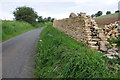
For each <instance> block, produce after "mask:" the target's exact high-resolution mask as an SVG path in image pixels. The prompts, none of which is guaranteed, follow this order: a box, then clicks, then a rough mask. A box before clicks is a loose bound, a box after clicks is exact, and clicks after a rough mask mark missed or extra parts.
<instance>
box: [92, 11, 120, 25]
mask: <svg viewBox="0 0 120 80" xmlns="http://www.w3.org/2000/svg"><path fill="white" fill-rule="evenodd" d="M94 19H95V21H96V22H97V24H98V25H99V26H103V25H106V24H110V23H114V22H115V21H120V13H114V14H109V15H103V16H99V17H96V18H94Z"/></svg>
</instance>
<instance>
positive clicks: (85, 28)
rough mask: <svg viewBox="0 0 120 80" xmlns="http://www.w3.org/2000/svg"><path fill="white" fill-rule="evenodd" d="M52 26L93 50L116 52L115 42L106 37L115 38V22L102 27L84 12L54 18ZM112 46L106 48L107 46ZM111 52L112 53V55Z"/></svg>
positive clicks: (115, 53)
mask: <svg viewBox="0 0 120 80" xmlns="http://www.w3.org/2000/svg"><path fill="white" fill-rule="evenodd" d="M53 26H54V27H56V28H58V29H60V30H61V31H63V32H64V33H66V34H67V35H68V36H70V37H71V38H73V39H75V40H76V41H79V42H83V43H87V44H88V46H89V47H90V48H92V49H94V50H98V51H101V52H106V53H110V54H111V53H113V54H114V55H118V54H117V50H118V49H117V48H115V46H116V44H110V43H109V42H108V41H107V39H108V38H109V37H111V35H112V38H114V37H115V38H117V37H118V32H117V29H116V28H117V26H118V25H117V24H116V23H115V24H110V25H106V27H105V28H104V29H102V28H99V27H98V25H97V24H96V22H95V20H93V19H92V18H91V17H90V16H88V15H86V14H79V15H78V16H76V14H74V13H71V14H70V16H69V18H66V19H62V20H56V21H54V23H53ZM109 46H110V47H112V48H111V49H108V47H109ZM113 54H112V55H113Z"/></svg>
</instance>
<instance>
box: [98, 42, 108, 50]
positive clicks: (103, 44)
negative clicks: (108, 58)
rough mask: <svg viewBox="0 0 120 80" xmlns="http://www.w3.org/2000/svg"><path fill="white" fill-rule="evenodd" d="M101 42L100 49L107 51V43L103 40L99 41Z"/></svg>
mask: <svg viewBox="0 0 120 80" xmlns="http://www.w3.org/2000/svg"><path fill="white" fill-rule="evenodd" d="M99 43H100V50H101V51H107V48H106V46H105V43H104V42H103V41H99Z"/></svg>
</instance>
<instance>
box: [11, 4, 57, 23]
mask: <svg viewBox="0 0 120 80" xmlns="http://www.w3.org/2000/svg"><path fill="white" fill-rule="evenodd" d="M13 14H14V17H15V20H16V21H25V22H28V23H30V24H32V25H35V24H36V23H44V22H53V21H54V19H55V18H51V17H46V18H43V17H42V16H38V14H37V12H35V11H34V9H33V8H30V7H26V6H23V7H18V8H16V9H15V11H14V12H13Z"/></svg>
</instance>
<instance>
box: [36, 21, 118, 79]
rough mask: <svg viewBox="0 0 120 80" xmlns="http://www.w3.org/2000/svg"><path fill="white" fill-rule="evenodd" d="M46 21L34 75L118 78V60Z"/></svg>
mask: <svg viewBox="0 0 120 80" xmlns="http://www.w3.org/2000/svg"><path fill="white" fill-rule="evenodd" d="M102 55H103V54H102V53H98V52H97V51H94V50H91V49H89V48H88V47H87V46H86V45H85V44H82V43H79V42H77V41H75V40H73V39H72V38H70V37H68V36H67V35H66V34H64V33H63V32H61V31H59V30H57V29H55V28H53V27H52V24H50V23H49V24H47V27H46V28H44V30H43V31H42V33H41V35H40V39H39V40H38V45H37V54H36V60H35V62H36V65H35V70H34V77H35V78H118V68H117V67H116V66H114V64H115V63H120V62H119V61H118V60H116V59H115V60H114V59H112V60H111V59H108V58H107V57H103V56H102Z"/></svg>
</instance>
